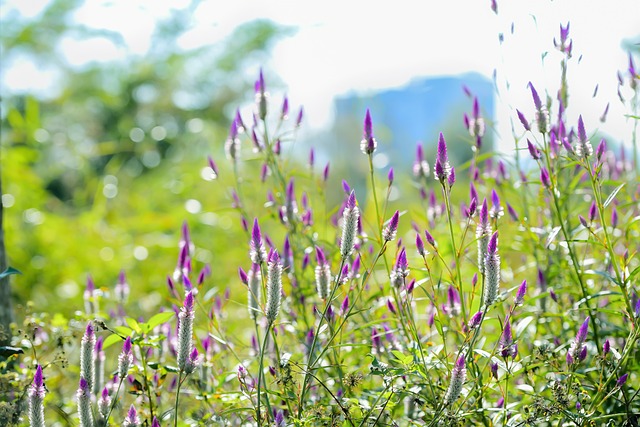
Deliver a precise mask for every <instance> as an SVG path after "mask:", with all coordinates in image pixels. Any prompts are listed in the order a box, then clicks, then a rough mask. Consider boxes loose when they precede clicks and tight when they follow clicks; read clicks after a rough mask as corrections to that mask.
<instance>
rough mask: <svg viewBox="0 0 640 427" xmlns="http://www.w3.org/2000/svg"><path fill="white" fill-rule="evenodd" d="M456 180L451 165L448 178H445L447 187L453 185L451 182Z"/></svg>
mask: <svg viewBox="0 0 640 427" xmlns="http://www.w3.org/2000/svg"><path fill="white" fill-rule="evenodd" d="M455 182H456V170H455V168H454V167H453V166H452V167H451V173H450V174H449V178H447V184H449V188H451V187H453V184H455Z"/></svg>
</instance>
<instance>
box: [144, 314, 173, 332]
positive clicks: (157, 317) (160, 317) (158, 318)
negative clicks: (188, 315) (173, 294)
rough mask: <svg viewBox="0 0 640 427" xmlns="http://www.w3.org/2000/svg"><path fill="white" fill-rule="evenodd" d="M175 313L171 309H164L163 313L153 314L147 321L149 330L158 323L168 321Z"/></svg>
mask: <svg viewBox="0 0 640 427" xmlns="http://www.w3.org/2000/svg"><path fill="white" fill-rule="evenodd" d="M175 315H176V314H175V313H174V312H173V311H165V312H164V313H158V314H154V315H153V316H151V319H149V321H148V322H147V326H149V330H151V329H153V328H155V327H156V326H158V325H161V324H163V323H165V322H168V321H169V320H171V318H173V317H175Z"/></svg>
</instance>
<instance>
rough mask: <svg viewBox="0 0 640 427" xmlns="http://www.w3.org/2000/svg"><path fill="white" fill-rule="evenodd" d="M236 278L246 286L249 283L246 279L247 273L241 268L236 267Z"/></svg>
mask: <svg viewBox="0 0 640 427" xmlns="http://www.w3.org/2000/svg"><path fill="white" fill-rule="evenodd" d="M238 276H240V281H241V282H242V283H243V284H244V285H247V284H248V283H249V278H248V277H247V273H246V272H245V271H244V270H243V269H242V267H238Z"/></svg>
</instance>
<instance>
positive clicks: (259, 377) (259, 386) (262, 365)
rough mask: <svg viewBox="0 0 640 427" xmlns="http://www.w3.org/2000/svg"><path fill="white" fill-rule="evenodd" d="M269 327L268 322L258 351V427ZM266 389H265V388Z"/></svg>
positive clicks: (260, 420)
mask: <svg viewBox="0 0 640 427" xmlns="http://www.w3.org/2000/svg"><path fill="white" fill-rule="evenodd" d="M271 325H272V323H271V322H269V324H268V325H267V333H265V334H264V341H263V342H262V350H260V369H259V370H258V405H257V408H256V414H257V417H258V419H257V421H258V426H260V425H262V417H261V414H260V401H261V398H260V392H261V389H262V371H263V369H264V353H265V352H266V351H267V341H269V330H270V329H271ZM265 386H266V381H265ZM265 388H266V387H265ZM268 420H269V414H267V422H268Z"/></svg>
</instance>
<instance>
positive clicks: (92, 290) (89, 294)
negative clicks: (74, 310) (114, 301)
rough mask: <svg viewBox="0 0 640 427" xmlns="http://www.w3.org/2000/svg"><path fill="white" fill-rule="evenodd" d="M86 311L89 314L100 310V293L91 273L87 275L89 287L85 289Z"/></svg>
mask: <svg viewBox="0 0 640 427" xmlns="http://www.w3.org/2000/svg"><path fill="white" fill-rule="evenodd" d="M84 311H85V312H86V313H87V314H89V315H91V314H95V313H97V312H98V295H97V292H96V285H95V283H94V282H93V278H92V277H91V275H88V276H87V287H86V288H85V291H84Z"/></svg>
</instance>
